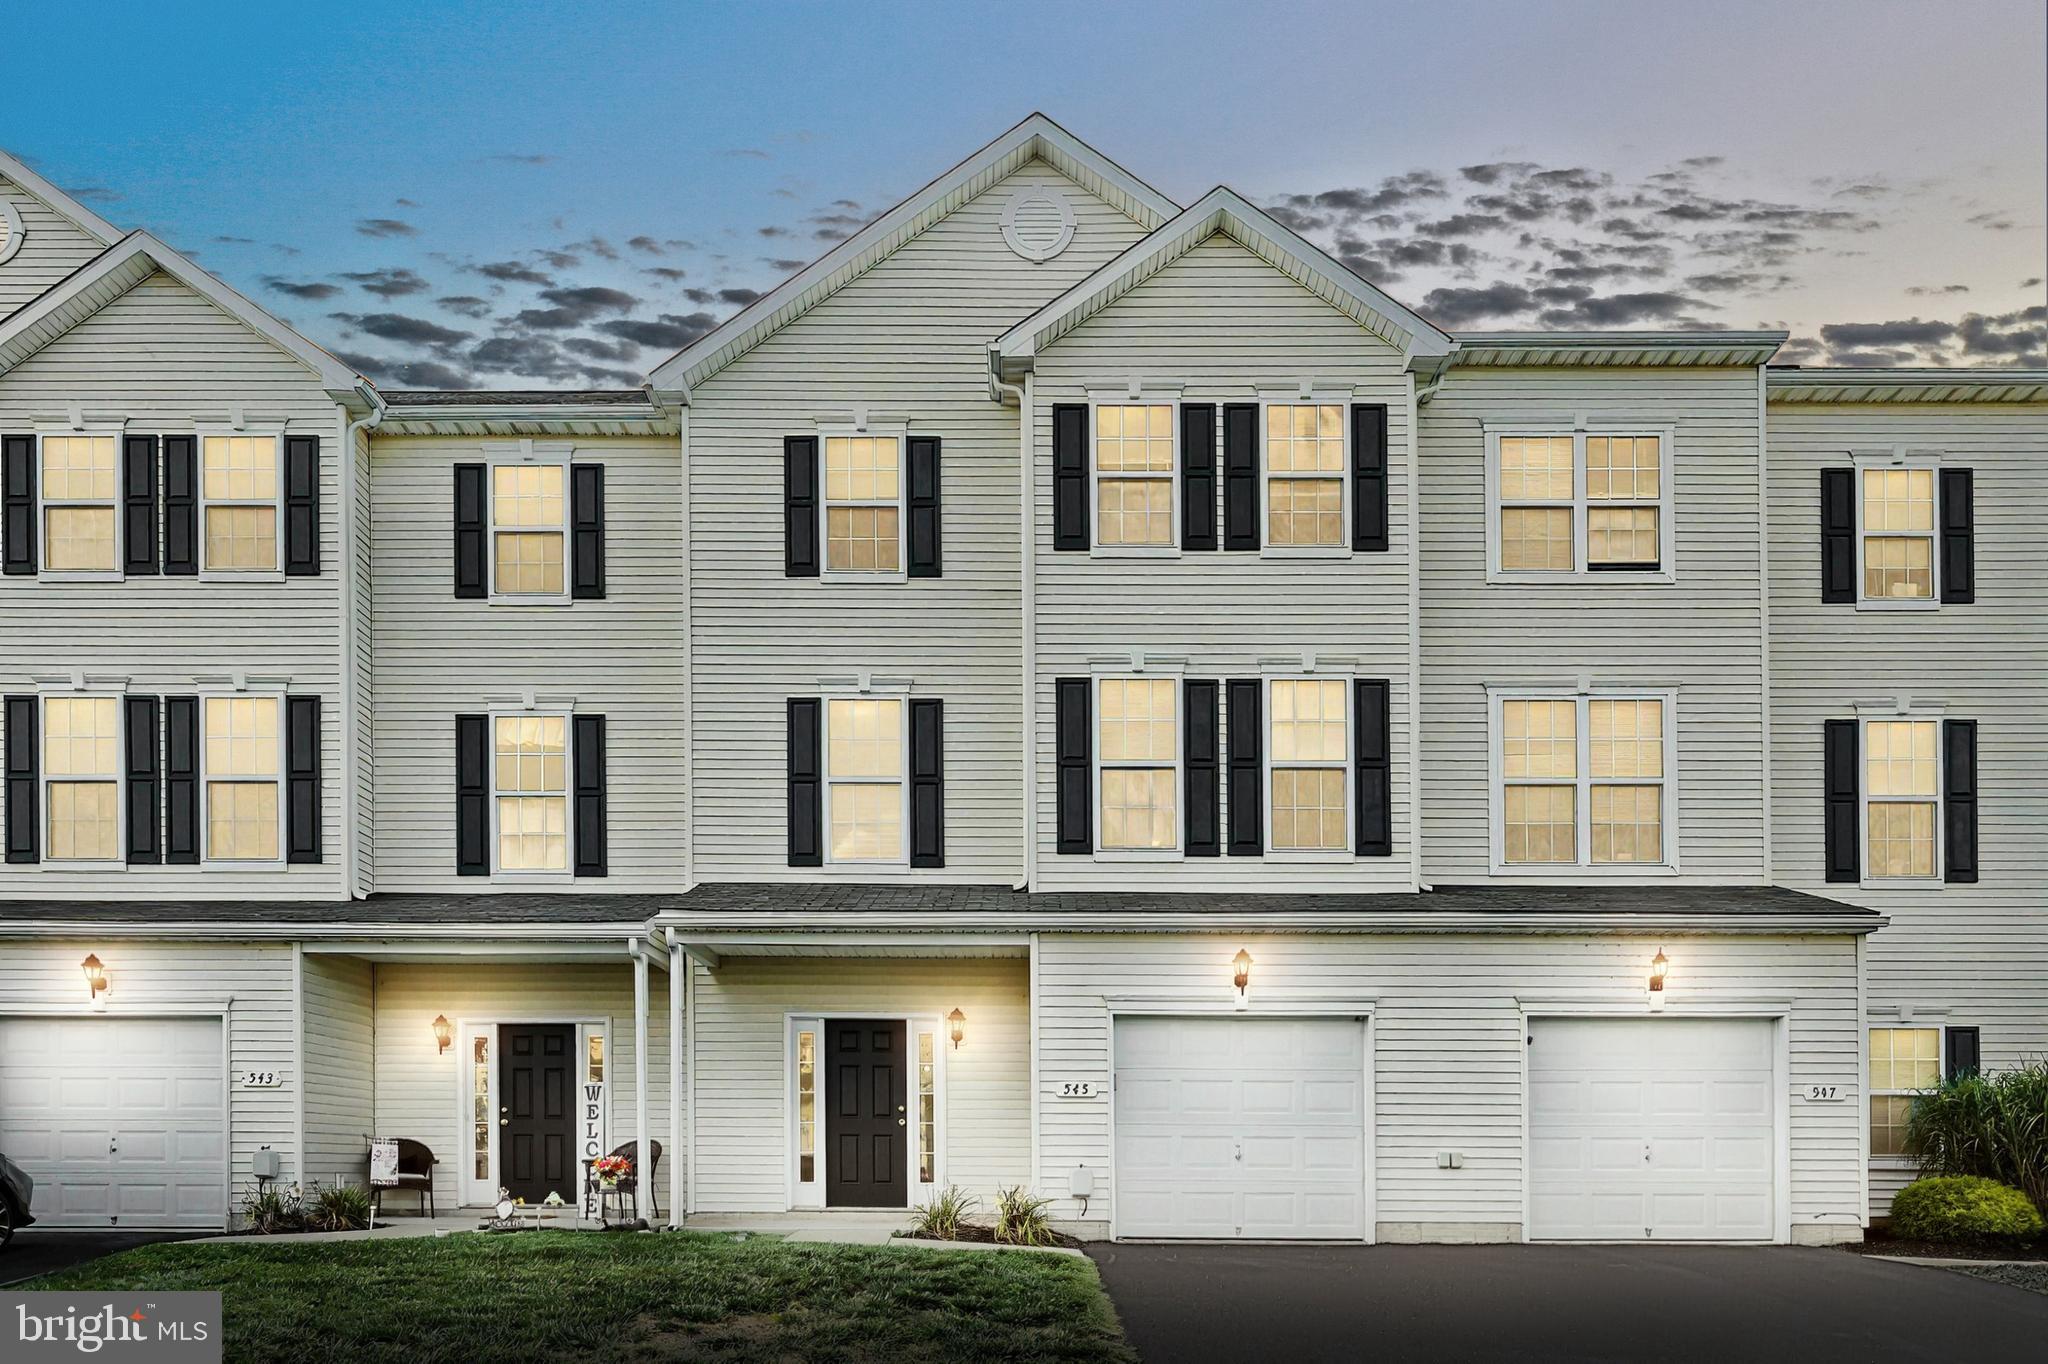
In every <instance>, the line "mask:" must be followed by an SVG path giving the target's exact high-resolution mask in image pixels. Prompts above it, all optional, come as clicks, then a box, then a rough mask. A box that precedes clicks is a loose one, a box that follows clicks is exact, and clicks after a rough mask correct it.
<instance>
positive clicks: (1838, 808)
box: [1821, 720, 1863, 883]
mask: <svg viewBox="0 0 2048 1364" xmlns="http://www.w3.org/2000/svg"><path fill="white" fill-rule="evenodd" d="M1824 738H1825V743H1824V746H1823V753H1822V758H1821V769H1822V778H1821V780H1822V788H1821V789H1822V794H1823V798H1824V806H1823V809H1824V818H1825V821H1826V823H1825V844H1826V856H1825V859H1824V861H1825V871H1826V877H1827V879H1828V880H1829V881H1831V882H1844V881H1846V882H1851V883H1853V882H1855V881H1858V880H1860V879H1861V878H1862V874H1863V855H1862V839H1861V836H1860V834H1859V831H1858V829H1857V824H1858V823H1859V816H1860V811H1859V810H1858V808H1857V807H1858V804H1859V793H1860V791H1861V789H1862V786H1861V783H1860V782H1859V781H1858V779H1857V771H1856V768H1857V764H1858V761H1859V759H1858V757H1857V749H1858V744H1857V742H1856V722H1855V721H1854V720H1829V721H1828V722H1827V727H1826V730H1825V732H1824Z"/></svg>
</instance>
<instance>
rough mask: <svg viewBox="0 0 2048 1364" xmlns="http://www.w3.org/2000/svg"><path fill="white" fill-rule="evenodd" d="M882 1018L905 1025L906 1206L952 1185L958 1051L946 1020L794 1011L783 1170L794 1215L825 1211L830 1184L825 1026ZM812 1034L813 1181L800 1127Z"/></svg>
mask: <svg viewBox="0 0 2048 1364" xmlns="http://www.w3.org/2000/svg"><path fill="white" fill-rule="evenodd" d="M849 1018H857V1019H876V1020H880V1021H883V1022H889V1023H897V1022H900V1023H902V1024H903V1050H904V1052H905V1061H904V1064H905V1069H906V1071H907V1074H906V1075H905V1077H904V1080H905V1084H904V1094H905V1100H904V1105H903V1108H904V1119H905V1121H904V1124H903V1126H904V1131H905V1132H906V1134H907V1135H906V1136H905V1138H904V1142H903V1147H904V1153H903V1155H904V1167H903V1181H904V1183H903V1187H904V1190H905V1203H906V1207H908V1208H915V1207H916V1206H917V1205H918V1204H919V1203H920V1202H923V1201H925V1198H924V1195H925V1194H927V1193H929V1192H931V1191H933V1190H937V1189H943V1188H945V1187H946V1186H947V1184H948V1183H949V1180H948V1178H947V1173H946V1065H947V1057H946V1053H947V1052H949V1051H951V1050H952V1048H951V1047H950V1046H948V1045H947V1041H948V1039H947V1035H946V1028H945V1021H944V1020H943V1019H942V1018H940V1016H939V1015H938V1014H937V1013H929V1014H925V1013H891V1012H889V1011H888V1010H886V1009H885V1010H882V1011H881V1012H879V1013H873V1012H867V1011H849V1010H845V1009H841V1010H837V1011H835V1012H832V1013H824V1012H819V1011H815V1010H814V1011H811V1012H808V1013H805V1012H790V1013H785V1014H783V1016H782V1068H783V1074H782V1096H783V1098H782V1102H783V1111H784V1113H785V1114H786V1118H785V1120H784V1124H783V1134H784V1135H783V1143H784V1144H783V1150H784V1151H785V1152H786V1153H787V1159H786V1161H785V1163H784V1165H783V1180H784V1184H785V1195H784V1202H785V1206H786V1207H788V1208H789V1209H790V1210H791V1211H803V1210H808V1209H820V1208H823V1207H824V1206H825V1182H826V1177H827V1169H828V1166H827V1162H828V1161H829V1160H830V1159H831V1153H830V1143H829V1142H828V1141H827V1140H826V1137H827V1134H828V1132H829V1130H830V1116H829V1115H828V1114H827V1112H826V1106H825V1025H826V1024H827V1023H830V1022H833V1021H834V1020H837V1019H849ZM804 1032H808V1033H810V1034H811V1035H812V1036H813V1037H814V1038H815V1039H816V1046H817V1051H816V1052H815V1056H816V1060H817V1068H816V1072H815V1073H816V1079H817V1089H816V1091H815V1099H814V1102H813V1107H812V1110H811V1111H812V1113H813V1115H814V1117H815V1121H816V1123H817V1133H816V1135H817V1142H816V1144H815V1146H814V1147H813V1148H812V1150H813V1153H814V1154H815V1156H816V1161H815V1162H814V1164H813V1165H812V1169H811V1176H812V1177H811V1178H810V1179H808V1180H806V1179H804V1178H803V1177H802V1175H803V1152H802V1150H801V1149H800V1146H801V1143H800V1138H799V1132H800V1129H799V1123H800V1122H801V1121H802V1118H803V1114H802V1110H801V1108H800V1106H799V1105H798V1103H797V1035H798V1034H799V1033H804ZM920 1033H930V1034H931V1036H932V1178H931V1182H930V1183H926V1182H924V1181H922V1180H920V1179H919V1178H918V1177H917V1174H918V1168H917V1157H918V1138H919V1135H920V1134H919V1131H918V1124H917V1122H916V1121H914V1119H915V1118H916V1116H917V1098H918V1088H917V1039H918V1035H919V1034H920Z"/></svg>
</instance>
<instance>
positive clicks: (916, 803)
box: [910, 698, 946, 867]
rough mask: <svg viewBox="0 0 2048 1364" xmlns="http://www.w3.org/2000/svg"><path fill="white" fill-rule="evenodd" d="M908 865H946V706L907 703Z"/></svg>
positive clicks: (922, 701)
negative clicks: (908, 727)
mask: <svg viewBox="0 0 2048 1364" xmlns="http://www.w3.org/2000/svg"><path fill="white" fill-rule="evenodd" d="M910 865H911V866H913V867H943V866H945V865H946V715H945V703H944V702H942V701H940V700H938V699H936V698H919V699H917V700H914V701H912V702H911V703H910Z"/></svg>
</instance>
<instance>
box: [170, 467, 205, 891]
mask: <svg viewBox="0 0 2048 1364" xmlns="http://www.w3.org/2000/svg"><path fill="white" fill-rule="evenodd" d="M164 439H165V443H166V444H168V443H169V441H170V437H168V436H166V437H165V438H164ZM164 861H166V862H168V863H170V864H171V865H173V866H191V865H194V864H196V863H197V862H198V861H199V698H198V697H196V696H166V697H165V698H164Z"/></svg>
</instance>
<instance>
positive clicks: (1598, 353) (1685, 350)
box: [1455, 331, 1786, 368]
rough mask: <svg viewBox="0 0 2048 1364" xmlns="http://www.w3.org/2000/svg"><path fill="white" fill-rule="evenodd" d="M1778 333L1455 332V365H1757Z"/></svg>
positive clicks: (1772, 350)
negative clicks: (1456, 334)
mask: <svg viewBox="0 0 2048 1364" xmlns="http://www.w3.org/2000/svg"><path fill="white" fill-rule="evenodd" d="M1785 337H1786V333H1785V332H1782V331H1668V332H1663V331H1589V332H1459V333H1458V354H1457V357H1456V360H1455V363H1457V364H1459V365H1514V366H1526V365H1739V366H1743V367H1745V368H1747V367H1752V366H1756V365H1761V364H1763V363H1764V362H1765V361H1766V360H1769V359H1770V358H1771V357H1772V356H1773V355H1775V354H1777V352H1778V347H1780V346H1782V345H1784V344H1785Z"/></svg>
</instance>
